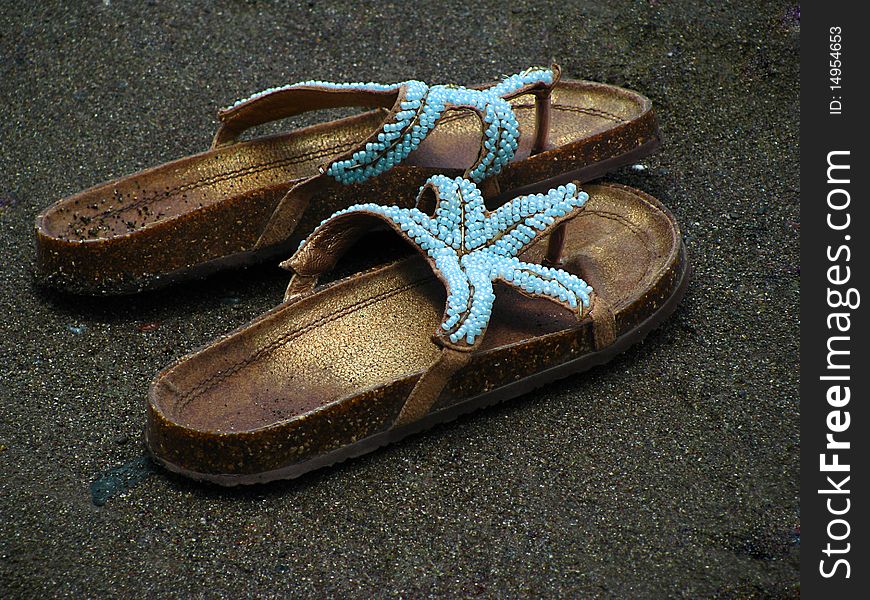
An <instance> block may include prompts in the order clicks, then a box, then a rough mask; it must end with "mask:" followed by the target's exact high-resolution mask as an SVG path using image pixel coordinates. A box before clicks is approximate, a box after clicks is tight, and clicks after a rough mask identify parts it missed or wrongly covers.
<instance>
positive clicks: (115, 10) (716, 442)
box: [0, 0, 800, 598]
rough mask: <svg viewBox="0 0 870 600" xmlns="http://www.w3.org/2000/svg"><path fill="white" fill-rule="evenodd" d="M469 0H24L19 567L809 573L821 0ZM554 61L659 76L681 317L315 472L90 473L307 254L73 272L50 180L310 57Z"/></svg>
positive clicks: (10, 93) (426, 588)
mask: <svg viewBox="0 0 870 600" xmlns="http://www.w3.org/2000/svg"><path fill="white" fill-rule="evenodd" d="M37 4H38V5H39V7H38V8H35V7H33V6H36V5H37ZM275 4H278V3H275ZM448 4H449V6H447V7H442V6H443V5H442V3H435V2H432V3H419V5H415V6H417V7H416V8H414V7H410V6H409V5H408V3H398V2H396V3H386V2H381V3H372V4H371V6H370V7H369V8H355V9H352V8H350V7H351V6H353V3H347V5H345V4H343V3H337V2H321V1H319V0H318V1H315V2H308V3H301V6H300V7H299V8H292V9H282V8H278V7H276V6H274V5H272V4H270V3H267V2H259V1H254V0H251V1H248V2H222V3H219V7H217V6H214V7H211V8H209V9H207V8H205V5H206V4H205V3H204V4H202V5H200V6H199V7H198V8H192V7H190V6H188V3H185V2H164V1H151V2H120V1H118V0H111V2H108V1H106V2H99V1H96V0H94V1H89V2H71V3H69V2H44V3H16V5H15V6H12V3H10V2H7V3H4V7H5V8H4V10H3V11H0V57H2V61H0V101H2V103H3V107H4V111H3V116H2V118H0V148H2V151H0V257H2V263H3V266H2V268H0V313H2V318H0V319H2V320H0V366H2V385H0V402H2V408H0V415H2V416H0V596H2V597H4V598H17V597H57V596H68V597H76V598H78V597H85V596H88V597H109V596H112V597H141V596H148V597H155V598H157V597H170V596H174V597H182V596H190V595H193V596H196V597H218V596H223V597H249V596H255V595H256V596H270V597H284V596H288V595H289V596H305V597H324V596H337V597H361V598H368V597H371V596H373V595H377V596H380V597H395V596H402V597H423V596H438V597H445V596H446V597H454V596H480V597H498V596H504V595H510V596H514V597H516V596H546V597H554V596H561V597H614V598H626V597H638V598H659V597H684V598H697V597H704V598H711V597H715V598H744V597H769V596H773V597H791V596H795V595H797V593H798V589H799V588H798V555H799V551H800V541H799V540H800V525H799V524H800V512H799V501H798V452H799V440H798V381H799V375H798V365H799V357H798V355H799V342H798V330H797V328H798V307H799V295H798V284H799V278H800V274H799V264H798V249H799V246H798V234H799V228H800V224H799V219H800V217H799V207H798V199H799V180H798V156H799V148H798V124H799V112H798V111H799V103H798V73H799V68H798V49H799V36H800V23H799V16H798V12H797V10H796V9H795V8H793V5H790V4H787V3H782V2H772V3H749V2H725V3H722V4H721V5H720V3H710V4H711V6H708V7H705V8H698V5H700V4H701V3H695V2H688V1H686V2H668V1H664V0H663V1H658V2H653V1H650V2H624V1H615V0H607V1H605V2H594V3H587V2H564V1H562V2H550V3H545V4H542V5H540V6H539V4H541V3H535V2H531V1H528V0H521V1H519V2H515V3H513V4H511V5H510V8H504V9H498V8H497V7H496V6H495V5H494V4H491V3H486V2H462V3H459V2H450V3H448ZM756 4H757V5H756ZM31 5H33V6H31ZM49 5H51V6H50V7H49ZM22 6H24V7H22ZM533 6H534V8H533ZM552 59H556V60H557V61H558V62H560V63H561V64H562V66H563V68H564V70H565V71H566V72H567V73H568V74H570V75H572V76H582V77H585V78H589V79H594V80H600V81H605V82H610V83H615V84H619V85H625V86H629V87H632V88H635V89H638V90H640V91H643V92H644V93H646V94H647V95H649V96H650V97H651V98H652V99H653V101H654V102H655V105H656V107H657V110H658V114H659V117H660V119H661V122H662V129H663V131H664V135H665V136H666V145H665V147H664V149H663V151H662V152H661V153H660V154H659V155H657V156H655V157H652V158H650V159H647V160H644V161H643V166H644V167H645V168H644V169H641V168H627V169H623V170H621V171H619V172H617V173H614V174H613V175H612V177H611V179H613V180H615V181H619V182H622V183H626V184H630V185H634V186H638V187H641V188H643V189H644V190H646V191H647V192H650V193H652V194H653V195H655V196H657V197H658V198H660V199H661V200H662V201H664V202H665V203H666V204H667V205H668V206H669V207H671V208H672V210H673V211H674V213H675V214H676V215H677V217H678V219H679V220H680V223H681V224H682V226H683V228H684V230H685V233H686V238H687V240H688V248H689V252H690V254H691V257H692V260H693V262H694V267H695V278H694V282H693V283H692V285H691V288H690V290H689V292H688V294H687V296H686V298H685V300H684V302H683V304H682V307H681V308H680V309H679V310H678V311H677V313H676V314H675V315H674V317H673V318H672V319H671V320H670V322H669V323H668V324H667V325H666V326H664V327H663V328H662V329H661V330H659V331H658V332H656V333H654V334H652V335H651V336H650V337H649V338H648V339H647V341H646V342H645V343H644V344H642V345H641V346H639V347H636V348H635V349H633V350H631V351H630V352H628V353H626V354H625V355H623V356H622V357H620V358H618V359H617V360H615V361H614V362H613V363H612V364H610V365H608V366H606V367H604V368H598V369H596V370H594V371H593V372H591V373H588V374H586V375H583V376H577V377H573V378H570V379H567V380H565V381H563V382H560V383H558V384H555V385H550V386H548V387H546V388H544V389H542V390H540V391H539V392H537V393H534V394H532V395H529V396H527V397H524V398H521V399H517V400H515V401H511V402H509V403H507V404H505V405H502V406H500V407H497V408H495V409H492V410H488V411H486V412H483V413H478V414H476V415H473V416H471V417H468V418H464V419H461V420H460V421H459V422H457V423H453V424H450V425H448V426H443V427H438V428H436V429H434V430H433V431H431V432H429V433H426V434H424V435H420V436H417V437H415V438H413V439H410V440H407V441H406V442H403V443H401V444H399V445H396V446H394V447H391V448H389V449H386V450H384V451H381V452H378V453H375V454H373V455H369V456H367V457H364V458H361V459H358V460H355V461H353V462H351V463H349V464H345V465H342V466H340V467H337V468H333V469H330V470H326V471H323V472H319V473H316V474H314V475H311V476H308V477H305V478H304V479H302V480H300V481H297V482H290V483H280V484H277V485H270V486H265V487H257V488H253V489H246V490H238V491H226V490H222V489H217V488H212V487H204V486H201V485H193V484H190V483H188V482H187V481H185V480H182V479H180V478H177V477H171V476H168V475H167V474H165V473H163V472H156V473H153V474H151V475H150V476H147V477H145V479H144V480H143V481H141V483H139V484H138V485H135V486H133V487H130V488H129V489H128V490H126V491H122V492H121V493H116V494H115V495H112V494H111V492H112V491H113V490H114V491H118V490H117V489H116V487H117V486H115V487H113V485H114V483H117V482H116V481H113V480H111V479H103V480H102V481H101V482H100V484H99V485H98V486H97V487H98V489H97V492H98V493H97V495H96V496H95V498H97V499H98V500H99V499H100V498H102V500H104V501H105V504H104V505H102V506H96V505H95V504H94V503H93V502H92V496H91V491H90V485H91V483H92V482H93V481H94V480H95V479H97V478H98V477H99V476H100V474H101V473H104V472H106V471H108V470H109V469H111V468H113V467H117V466H119V465H124V464H128V463H129V469H128V471H130V473H129V474H130V476H131V477H132V478H133V483H135V479H136V478H137V477H139V476H141V467H142V462H141V461H139V462H138V463H137V462H136V460H137V459H139V458H140V457H142V456H143V454H144V448H143V446H142V443H141V432H142V425H143V415H144V396H145V392H146V389H147V386H148V383H149V381H150V379H151V378H152V377H153V375H154V374H155V373H156V372H157V370H158V369H160V368H161V367H162V366H163V365H165V364H166V363H167V362H169V361H170V360H172V359H173V358H174V357H177V356H179V355H182V354H184V353H186V352H188V351H189V350H191V349H193V348H195V347H197V346H199V345H201V344H203V343H205V342H207V341H209V340H210V339H212V338H214V337H215V336H217V335H218V334H220V333H223V332H226V331H229V330H230V329H232V328H233V327H236V326H238V325H240V324H242V323H244V322H246V321H248V320H249V319H251V318H252V317H254V316H256V315H257V314H259V313H261V312H263V311H264V310H266V309H268V308H270V307H271V306H273V305H274V304H276V303H277V302H278V301H280V298H281V294H282V290H283V286H284V285H285V283H286V278H285V276H284V274H283V273H282V272H280V271H279V270H278V269H277V268H275V267H274V266H265V267H261V268H256V269H252V270H248V271H245V272H241V273H232V274H226V275H222V276H218V277H214V278H212V279H210V280H207V281H205V282H200V283H196V284H190V285H184V286H179V287H176V288H174V289H172V290H170V291H166V292H161V293H153V294H150V295H147V296H143V297H138V298H128V299H121V300H117V299H116V300H111V299H108V300H91V299H75V298H69V297H63V296H60V295H57V294H51V293H46V292H43V291H40V290H38V289H36V288H34V286H33V284H32V281H31V275H32V269H33V260H34V249H33V240H32V227H33V218H34V216H35V215H36V213H37V212H38V211H39V210H40V209H41V208H42V207H44V206H45V205H47V204H48V203H50V202H52V201H53V200H55V199H57V198H58V197H61V196H64V195H67V194H70V193H72V192H76V191H78V190H80V189H82V188H84V187H86V186H89V185H92V184H95V183H97V182H100V181H104V180H107V179H110V178H114V177H117V176H121V175H124V174H127V173H129V172H132V171H135V170H138V169H140V168H144V167H147V166H150V165H154V164H156V163H159V162H163V161H166V160H169V159H172V158H175V157H179V156H182V155H185V154H189V153H191V152H195V151H198V150H200V149H203V148H205V147H206V146H207V145H208V144H209V142H210V139H211V136H212V134H213V131H214V122H213V111H214V109H215V108H217V107H218V106H220V105H223V104H226V103H228V102H230V101H232V100H234V99H236V98H238V97H242V96H246V95H248V94H249V93H251V92H253V91H256V90H258V89H261V88H264V87H268V86H271V85H275V84H278V83H281V82H285V81H287V80H301V79H309V78H318V79H332V80H376V81H378V80H382V81H395V80H400V79H405V78H408V77H412V76H413V77H417V78H420V79H424V80H428V81H434V82H443V81H458V82H464V83H473V82H478V81H485V80H489V79H491V78H492V77H493V76H494V75H497V74H499V73H507V72H514V71H516V70H520V69H522V68H523V67H525V66H527V65H529V64H541V63H548V62H549V61H550V60H552ZM143 325H145V326H144V327H143ZM143 329H144V330H143ZM136 469H139V472H137V471H136ZM118 477H120V475H119V476H118ZM140 478H141V477H140ZM100 486H102V487H100ZM107 486H108V488H107ZM107 489H108V493H107V492H106V490H107ZM100 494H103V495H102V496H100Z"/></svg>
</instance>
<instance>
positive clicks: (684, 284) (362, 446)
mask: <svg viewBox="0 0 870 600" xmlns="http://www.w3.org/2000/svg"><path fill="white" fill-rule="evenodd" d="M679 253H680V264H681V271H680V281H679V284H678V285H677V286H676V287H675V289H674V291H673V293H672V294H671V295H670V296H669V297H668V299H667V300H666V301H665V302H664V303H663V304H662V305H661V306H660V307H659V308H658V309H657V310H656V312H654V313H653V314H651V315H650V316H649V317H647V318H646V319H645V320H644V321H643V322H641V323H640V324H639V325H637V326H636V327H634V328H633V329H631V330H629V331H627V332H625V333H624V334H622V335H621V336H619V337H618V338H617V339H616V341H614V343H613V344H611V345H610V346H608V347H607V348H604V349H602V350H600V351H597V352H592V353H589V354H586V355H584V356H582V357H580V358H577V359H575V360H573V361H569V362H566V363H563V364H561V365H558V366H556V367H553V368H550V369H546V370H543V371H541V372H539V373H536V374H535V375H532V376H530V377H526V378H524V379H520V380H518V381H515V382H513V383H511V384H508V385H505V386H502V387H500V388H497V389H494V390H492V391H490V392H487V393H485V394H480V395H478V396H474V397H472V398H469V399H467V400H465V401H463V402H460V403H457V404H454V405H453V406H450V407H448V408H445V409H442V410H440V411H437V412H434V413H431V414H429V415H427V416H425V417H423V418H422V419H420V420H418V421H415V422H414V423H411V424H409V425H406V426H404V427H397V428H395V429H390V430H387V431H384V432H381V433H378V434H375V435H372V436H369V437H367V438H364V439H362V440H359V441H358V442H356V443H354V444H350V445H348V446H344V447H342V448H339V449H337V450H334V451H331V452H328V453H325V454H322V455H320V456H317V457H315V458H312V459H310V460H307V461H304V462H300V463H295V464H292V465H288V466H286V467H282V468H280V469H275V470H272V471H265V472H262V473H251V474H210V473H200V472H197V471H191V470H188V469H185V468H183V467H179V466H178V465H176V464H173V463H171V462H168V461H166V460H164V459H162V458H160V457H159V456H156V455H154V454H153V453H152V457H153V459H154V460H155V461H156V462H157V463H158V464H160V465H161V466H163V467H164V468H166V469H167V470H168V471H171V472H173V473H177V474H179V475H184V476H185V477H189V478H191V479H194V480H197V481H203V482H208V483H215V484H218V485H221V486H225V487H234V486H237V485H251V484H258V483H268V482H271V481H277V480H282V479H296V478H297V477H300V476H302V475H305V474H306V473H309V472H311V471H315V470H318V469H321V468H326V467H330V466H333V465H336V464H338V463H341V462H344V461H345V460H348V459H350V458H355V457H358V456H362V455H364V454H368V453H370V452H373V451H375V450H377V449H379V448H382V447H384V446H387V445H389V444H392V443H395V442H398V441H400V440H402V439H404V438H406V437H408V436H410V435H414V434H416V433H419V432H422V431H424V430H427V429H430V428H432V427H434V426H435V425H438V424H441V423H447V422H450V421H453V420H455V419H457V418H458V417H461V416H463V415H466V414H469V413H472V412H474V411H477V410H479V409H482V408H486V407H488V406H493V405H495V404H498V403H500V402H504V401H507V400H511V399H513V398H516V397H518V396H522V395H524V394H527V393H529V392H531V391H533V390H535V389H537V388H540V387H542V386H545V385H547V384H549V383H552V382H554V381H558V380H560V379H563V378H565V377H568V376H570V375H575V374H579V373H583V372H585V371H588V370H589V369H591V368H593V367H596V366H599V365H602V364H605V363H607V362H609V361H610V360H612V359H613V358H614V357H615V356H616V355H618V354H621V353H622V352H624V351H626V350H628V349H629V348H630V347H632V346H634V345H635V344H637V343H639V342H641V341H643V339H644V338H646V336H647V335H648V334H649V333H650V332H651V331H653V330H654V329H656V328H657V327H658V326H659V325H661V324H662V323H663V322H664V321H665V320H667V318H668V317H670V316H671V314H673V312H674V311H675V310H676V308H677V306H678V305H679V303H680V300H681V299H682V298H683V296H684V295H685V293H686V290H687V288H688V285H689V281H690V280H691V273H692V269H691V265H690V264H689V262H688V258H687V256H686V249H685V244H684V243H683V242H682V241H681V242H680V248H679ZM149 448H150V446H149Z"/></svg>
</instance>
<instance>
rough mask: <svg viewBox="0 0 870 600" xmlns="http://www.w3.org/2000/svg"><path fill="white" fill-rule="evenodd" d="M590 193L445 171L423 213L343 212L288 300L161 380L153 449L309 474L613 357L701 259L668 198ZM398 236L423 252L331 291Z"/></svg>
mask: <svg viewBox="0 0 870 600" xmlns="http://www.w3.org/2000/svg"><path fill="white" fill-rule="evenodd" d="M587 189H588V195H587V193H586V192H580V191H579V190H578V189H577V187H576V186H575V185H574V184H573V183H572V184H568V185H566V186H562V187H560V188H558V189H554V190H551V191H550V192H549V193H547V194H538V195H531V196H524V197H519V198H516V199H514V200H512V201H511V202H509V203H507V204H505V205H503V206H501V207H500V208H498V209H497V210H494V211H491V212H489V211H487V210H486V209H485V207H484V203H483V198H482V196H481V194H480V192H479V191H478V189H477V188H476V186H475V185H474V184H473V183H472V182H470V181H467V180H464V179H462V178H457V179H451V178H448V177H445V176H436V177H433V178H431V179H430V180H429V182H428V183H427V184H426V185H425V186H424V188H423V189H422V190H421V191H420V195H419V197H418V199H417V208H413V209H406V208H399V207H395V206H393V207H385V206H379V205H376V204H362V205H357V206H354V207H351V208H348V209H346V210H344V211H341V212H339V213H337V214H336V215H334V216H333V217H331V218H329V219H328V220H326V221H324V223H322V224H321V225H320V226H319V227H317V228H316V229H315V231H314V232H313V233H312V235H311V236H310V237H309V238H308V240H307V241H305V242H304V243H303V244H302V245H301V247H300V248H299V250H298V251H297V252H296V253H295V254H294V255H293V257H292V258H290V260H288V261H287V262H286V263H285V266H287V267H288V268H290V269H291V270H292V271H293V272H294V275H293V277H292V279H291V281H290V285H289V286H288V290H287V296H286V298H285V302H284V304H282V305H280V306H278V307H277V308H275V309H273V310H272V311H270V312H268V313H266V314H264V315H262V316H261V317H259V318H257V319H256V320H254V321H253V322H251V323H250V324H248V325H246V326H244V327H242V328H241V329H238V330H236V331H235V332H233V333H231V334H229V335H227V336H225V337H223V338H221V339H219V340H217V341H216V342H214V343H212V344H211V345H209V346H207V347H205V348H204V349H202V350H199V351H198V352H196V353H194V354H192V355H190V356H188V357H186V358H183V359H181V360H180V361H178V362H177V363H176V364H174V365H172V366H170V367H169V368H167V369H166V370H164V371H163V372H161V373H160V374H159V375H158V377H157V378H156V379H155V381H154V382H153V383H152V385H151V388H150V390H149V396H148V417H147V425H146V439H147V444H148V447H149V449H150V451H151V453H152V454H153V455H154V457H155V458H156V459H157V460H158V461H159V462H160V463H162V464H163V465H164V466H166V467H167V468H168V469H170V470H172V471H175V472H177V473H181V474H183V475H187V476H189V477H193V478H195V479H200V480H207V481H211V482H215V483H218V484H222V485H236V484H249V483H257V482H265V481H271V480H274V479H284V478H293V477H297V476H299V475H302V474H303V473H306V472H308V471H311V470H312V469H317V468H319V467H324V466H327V465H331V464H333V463H335V462H338V461H342V460H344V459H346V458H349V457H353V456H358V455H360V454H364V453H366V452H370V451H372V450H374V449H376V448H378V447H379V446H383V445H385V444H387V443H390V442H393V441H396V440H399V439H401V438H403V437H405V436H407V435H409V434H411V433H414V432H416V431H419V430H422V429H425V428H427V427H430V426H432V425H434V424H436V423H439V422H442V421H447V420H450V419H453V418H455V417H456V416H457V415H459V414H462V413H465V412H469V411H471V410H474V409H476V408H479V407H482V406H486V405H489V404H493V403H495V402H499V401H502V400H505V399H508V398H512V397H514V396H518V395H520V394H523V393H526V392H528V391H530V390H532V389H533V388H535V387H538V386H540V385H543V384H545V383H547V382H550V381H553V380H556V379H559V378H561V377H565V376H568V375H570V374H572V373H577V372H580V371H584V370H586V369H588V368H590V367H591V366H593V365H596V364H600V363H603V362H605V361H607V360H609V359H610V358H611V357H613V356H614V355H615V354H616V353H618V352H620V351H623V350H625V349H626V348H628V347H629V346H630V345H631V344H633V343H635V342H637V341H639V340H640V339H642V338H643V336H645V335H646V333H647V332H649V331H650V330H651V329H652V328H653V327H655V326H656V325H657V324H658V323H660V322H661V321H662V320H663V319H665V318H666V317H667V316H668V315H669V314H670V313H671V312H672V311H673V310H674V308H675V307H676V304H677V302H678V301H679V299H680V297H681V296H682V294H683V292H684V290H685V287H686V285H687V281H688V274H687V269H688V266H687V262H686V258H685V252H684V249H683V243H682V240H681V236H680V231H679V228H678V226H677V224H676V222H675V221H674V218H673V216H672V215H671V214H670V213H669V212H668V210H667V209H666V208H664V207H663V206H662V205H661V204H660V203H659V202H657V201H656V200H655V199H653V198H652V197H650V196H648V195H646V194H644V193H643V192H640V191H638V190H634V189H631V188H628V187H624V186H619V185H595V186H588V188H587ZM384 226H386V227H389V228H392V229H393V230H395V231H396V232H397V233H399V235H401V236H402V237H404V238H405V239H406V240H408V241H409V242H410V243H411V244H412V245H413V246H414V247H416V248H417V249H418V250H419V254H415V255H413V256H411V257H409V258H406V259H403V260H401V261H398V262H395V263H391V264H388V265H385V266H382V267H379V268H376V269H373V270H371V271H368V272H364V273H361V274H358V275H354V276H351V277H348V278H346V279H341V280H339V281H337V282H334V283H331V284H328V285H325V286H320V287H317V280H318V277H319V276H320V275H321V274H323V273H325V272H327V271H329V270H330V269H331V268H332V267H333V266H334V265H335V264H336V261H337V260H338V259H339V257H340V256H341V255H342V254H343V253H344V252H345V251H346V250H347V249H348V248H349V247H350V246H351V245H352V244H353V243H354V242H355V241H356V240H357V239H358V238H359V237H360V236H361V235H363V234H364V233H365V232H366V231H368V230H370V229H372V228H373V227H384ZM556 265H559V268H556ZM580 274H582V276H583V278H584V279H585V281H584V279H581V278H580ZM587 282H588V283H587ZM445 290H446V291H445ZM445 306H446V309H445V308H444V307H445ZM433 333H434V335H433Z"/></svg>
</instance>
